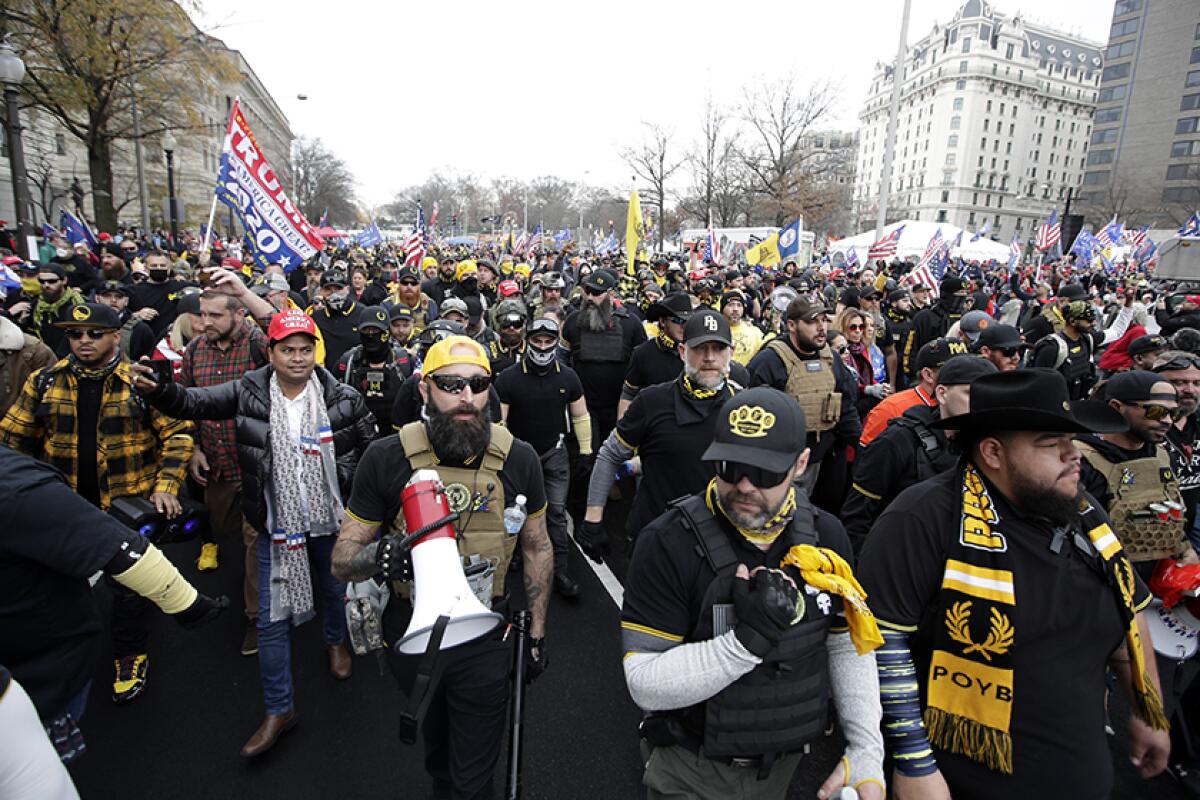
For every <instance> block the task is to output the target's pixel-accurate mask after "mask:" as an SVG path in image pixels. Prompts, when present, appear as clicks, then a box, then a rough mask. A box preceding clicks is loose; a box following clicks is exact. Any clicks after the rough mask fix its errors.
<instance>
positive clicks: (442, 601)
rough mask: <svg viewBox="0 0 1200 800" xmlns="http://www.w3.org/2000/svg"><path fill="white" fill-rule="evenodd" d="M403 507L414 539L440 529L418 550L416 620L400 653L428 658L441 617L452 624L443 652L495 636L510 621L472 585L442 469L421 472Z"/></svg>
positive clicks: (448, 625) (414, 547)
mask: <svg viewBox="0 0 1200 800" xmlns="http://www.w3.org/2000/svg"><path fill="white" fill-rule="evenodd" d="M400 502H401V505H402V507H403V510H404V525H405V528H406V529H407V530H408V532H409V535H410V536H411V535H413V534H414V533H417V532H419V531H421V530H423V529H424V528H426V527H428V526H430V525H433V526H435V527H434V528H433V529H432V530H431V531H429V532H428V533H426V534H425V535H423V536H421V537H420V538H419V539H417V541H416V542H415V543H414V544H413V545H412V572H413V581H412V588H413V615H412V620H411V621H410V622H409V624H408V630H407V631H405V632H404V638H402V639H401V640H400V641H399V642H398V643H397V644H396V652H398V653H401V654H403V655H420V654H421V653H424V652H425V650H426V648H427V647H428V646H429V638H430V636H431V635H432V633H433V630H434V627H435V626H436V625H437V623H438V620H439V618H441V617H446V618H447V622H446V623H445V632H444V633H443V635H442V641H441V645H440V647H439V648H438V649H440V650H448V649H450V648H451V647H457V646H458V645H460V644H466V643H467V642H472V641H475V640H476V639H478V638H480V637H482V636H486V635H487V634H489V633H491V632H492V631H493V630H495V629H496V627H497V626H498V625H500V623H501V622H503V621H504V618H503V617H502V616H501V615H500V614H497V613H496V612H494V611H491V610H489V609H488V607H487V606H485V605H484V604H483V603H481V602H479V598H477V597H476V596H475V593H474V592H473V591H472V590H471V586H470V585H469V584H468V583H467V577H466V575H465V574H464V573H463V564H462V557H461V556H460V555H459V553H458V542H457V541H456V537H455V533H454V526H453V524H452V523H451V522H450V521H448V520H449V518H450V516H451V515H450V504H449V503H448V502H447V501H446V493H445V487H443V486H442V481H441V478H440V477H439V476H438V473H437V470H432V469H421V470H417V471H416V472H415V473H414V474H413V476H412V478H411V479H410V480H409V482H408V485H407V486H406V487H404V491H403V492H401V493H400ZM439 521H440V522H441V524H440V525H438V524H437V523H438V522H439Z"/></svg>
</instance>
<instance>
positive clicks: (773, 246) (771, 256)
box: [746, 231, 781, 267]
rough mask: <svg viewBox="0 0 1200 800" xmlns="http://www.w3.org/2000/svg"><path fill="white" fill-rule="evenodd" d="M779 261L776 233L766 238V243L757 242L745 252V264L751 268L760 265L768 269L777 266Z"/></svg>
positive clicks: (777, 236)
mask: <svg viewBox="0 0 1200 800" xmlns="http://www.w3.org/2000/svg"><path fill="white" fill-rule="evenodd" d="M780 260H781V259H780V257H779V232H778V231H776V232H775V233H772V234H771V235H770V236H768V237H767V238H766V241H762V242H759V243H758V244H756V245H754V247H751V248H750V249H748V250H747V251H746V263H747V264H749V265H751V266H754V265H757V264H761V265H763V266H764V267H769V266H771V265H772V264H778V263H779V262H780Z"/></svg>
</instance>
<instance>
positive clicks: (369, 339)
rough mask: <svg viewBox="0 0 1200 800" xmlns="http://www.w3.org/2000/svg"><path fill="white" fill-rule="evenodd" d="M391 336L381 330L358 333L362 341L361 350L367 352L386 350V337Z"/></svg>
mask: <svg viewBox="0 0 1200 800" xmlns="http://www.w3.org/2000/svg"><path fill="white" fill-rule="evenodd" d="M390 338H391V337H390V336H389V335H388V334H387V333H385V332H383V331H374V330H373V331H371V332H370V333H361V334H359V339H360V340H361V341H362V346H363V350H366V351H367V352H368V353H381V352H383V351H384V350H387V346H388V339H390Z"/></svg>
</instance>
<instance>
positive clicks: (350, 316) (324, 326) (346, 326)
mask: <svg viewBox="0 0 1200 800" xmlns="http://www.w3.org/2000/svg"><path fill="white" fill-rule="evenodd" d="M362 309H363V306H360V305H359V304H358V303H353V304H352V305H351V306H350V308H348V309H346V310H345V311H343V312H342V313H339V314H333V313H330V312H329V311H328V310H327V309H324V308H315V309H313V312H312V318H313V321H314V322H316V323H317V327H318V328H320V329H321V338H322V339H324V340H325V363H324V364H322V365H321V366H323V367H324V368H325V369H327V370H329V371H330V372H335V370H336V369H337V363H338V360H339V359H341V357H342V355H344V354H345V352H346V351H347V350H349V349H351V348H352V347H357V346H358V344H359V343H360V342H361V341H362V340H361V339H360V338H359V336H358V318H359V317H361V316H362ZM335 374H336V372H335Z"/></svg>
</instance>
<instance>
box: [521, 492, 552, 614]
mask: <svg viewBox="0 0 1200 800" xmlns="http://www.w3.org/2000/svg"><path fill="white" fill-rule="evenodd" d="M521 551H522V553H523V554H524V556H525V598H526V600H527V601H528V603H529V611H530V613H531V614H532V615H533V624H532V625H531V626H530V635H531V636H533V637H534V638H540V637H542V636H544V635H545V633H546V610H547V609H548V608H549V606H550V582H551V579H552V578H553V577H554V547H553V546H552V545H551V544H550V535H549V534H548V533H547V532H546V515H545V514H538V515H537V516H536V517H531V518H530V519H529V520H527V521H526V523H525V528H524V529H523V530H522V531H521Z"/></svg>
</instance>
